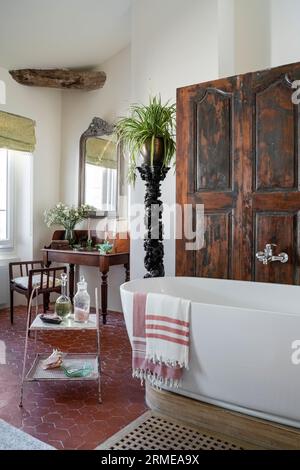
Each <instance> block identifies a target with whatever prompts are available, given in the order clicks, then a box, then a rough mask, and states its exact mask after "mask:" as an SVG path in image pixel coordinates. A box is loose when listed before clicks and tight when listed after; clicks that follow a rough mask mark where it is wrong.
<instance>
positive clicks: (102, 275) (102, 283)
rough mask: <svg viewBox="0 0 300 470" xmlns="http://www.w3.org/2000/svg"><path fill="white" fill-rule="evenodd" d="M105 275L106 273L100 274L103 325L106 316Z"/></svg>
mask: <svg viewBox="0 0 300 470" xmlns="http://www.w3.org/2000/svg"><path fill="white" fill-rule="evenodd" d="M107 273H108V271H104V272H101V280H102V282H101V311H102V319H103V324H104V325H105V324H106V315H107Z"/></svg>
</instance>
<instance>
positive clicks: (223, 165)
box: [194, 88, 233, 192]
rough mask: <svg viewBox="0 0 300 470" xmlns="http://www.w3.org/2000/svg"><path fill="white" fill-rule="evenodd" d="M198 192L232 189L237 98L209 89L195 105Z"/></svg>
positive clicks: (230, 94)
mask: <svg viewBox="0 0 300 470" xmlns="http://www.w3.org/2000/svg"><path fill="white" fill-rule="evenodd" d="M194 106H195V123H194V125H195V128H196V142H197V144H196V148H195V150H196V155H195V167H196V188H195V189H196V191H197V192H200V191H226V190H229V191H230V190H231V189H232V171H233V169H232V164H233V158H232V116H233V94H232V93H226V92H224V91H221V90H218V89H216V88H208V89H206V91H205V93H204V95H203V97H202V99H200V100H195V101H194Z"/></svg>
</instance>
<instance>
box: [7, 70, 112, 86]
mask: <svg viewBox="0 0 300 470" xmlns="http://www.w3.org/2000/svg"><path fill="white" fill-rule="evenodd" d="M9 73H10V74H11V76H12V77H13V78H14V79H15V80H16V82H18V83H20V84H21V85H28V86H40V87H48V88H63V89H76V90H85V91H91V90H97V89H98V88H102V87H103V85H104V83H105V80H106V74H105V73H104V72H95V71H83V72H82V71H75V70H68V69H45V70H42V69H20V70H10V71H9Z"/></svg>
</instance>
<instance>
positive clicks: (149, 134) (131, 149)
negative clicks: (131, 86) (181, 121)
mask: <svg viewBox="0 0 300 470" xmlns="http://www.w3.org/2000/svg"><path fill="white" fill-rule="evenodd" d="M175 115H176V106H175V104H172V103H170V102H169V101H167V102H166V103H164V104H163V103H162V102H161V97H160V96H157V97H153V98H152V97H150V99H149V104H148V105H143V104H132V105H131V106H130V108H129V116H128V117H122V118H120V119H119V120H118V122H117V124H116V126H115V132H116V134H117V137H118V140H119V141H121V142H122V144H123V146H124V149H125V151H126V153H128V155H129V165H128V167H129V168H128V180H129V182H131V183H133V184H134V182H135V180H136V167H137V166H138V158H139V156H140V154H141V151H142V150H143V147H144V149H145V146H146V145H148V146H149V145H150V165H151V166H152V165H153V164H154V163H155V164H161V165H162V166H169V165H170V163H171V161H172V159H173V157H174V155H175V150H176V143H175V138H174V137H175ZM157 139H160V140H161V141H162V145H163V155H162V161H157V158H155V157H157V155H155V144H156V140H157Z"/></svg>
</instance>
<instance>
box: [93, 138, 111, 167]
mask: <svg viewBox="0 0 300 470" xmlns="http://www.w3.org/2000/svg"><path fill="white" fill-rule="evenodd" d="M85 161H86V163H89V164H90V165H96V166H101V167H103V168H110V169H116V168H117V146H116V144H115V143H114V142H112V141H110V140H106V139H101V138H95V137H91V138H89V139H87V141H86V156H85Z"/></svg>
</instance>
